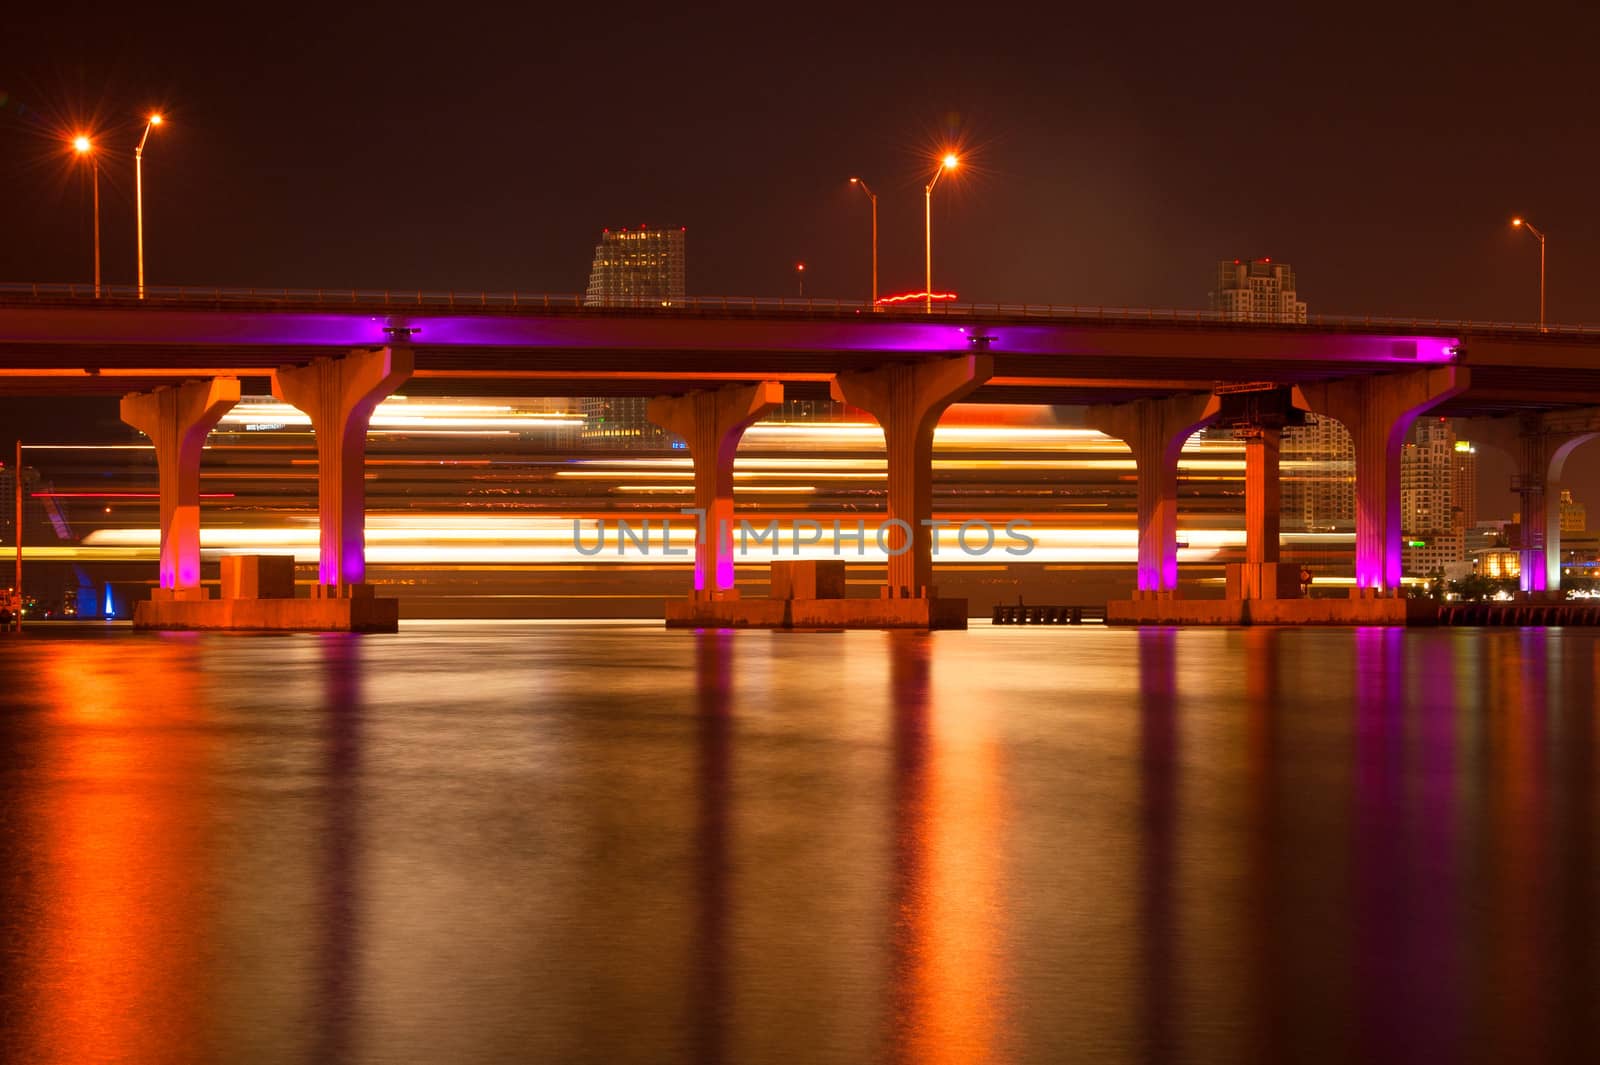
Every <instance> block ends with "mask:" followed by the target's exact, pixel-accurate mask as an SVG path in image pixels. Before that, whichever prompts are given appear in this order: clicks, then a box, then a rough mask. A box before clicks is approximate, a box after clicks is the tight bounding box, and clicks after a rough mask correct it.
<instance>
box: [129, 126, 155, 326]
mask: <svg viewBox="0 0 1600 1065" xmlns="http://www.w3.org/2000/svg"><path fill="white" fill-rule="evenodd" d="M159 125H161V116H160V115H159V114H155V115H151V116H150V120H149V121H148V122H146V123H145V124H144V136H142V137H140V138H139V146H138V147H137V148H135V149H134V150H133V203H134V219H135V221H134V229H135V232H136V233H137V235H138V236H137V243H138V247H139V298H140V299H144V142H145V141H147V140H149V139H150V131H151V130H152V129H154V128H155V127H156V126H159Z"/></svg>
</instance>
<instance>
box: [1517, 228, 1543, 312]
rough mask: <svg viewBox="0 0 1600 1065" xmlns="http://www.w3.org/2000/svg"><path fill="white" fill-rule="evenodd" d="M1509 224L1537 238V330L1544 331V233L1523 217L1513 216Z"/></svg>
mask: <svg viewBox="0 0 1600 1065" xmlns="http://www.w3.org/2000/svg"><path fill="white" fill-rule="evenodd" d="M1511 224H1512V225H1513V226H1516V227H1517V228H1518V229H1526V230H1527V231H1528V232H1529V233H1532V234H1533V235H1534V236H1535V237H1537V238H1538V240H1539V332H1541V333H1542V332H1544V234H1543V233H1541V232H1540V231H1539V230H1538V229H1536V228H1534V225H1533V223H1532V222H1530V221H1528V220H1527V219H1525V218H1513V219H1512V220H1511Z"/></svg>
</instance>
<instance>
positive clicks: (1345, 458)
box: [1278, 414, 1356, 532]
mask: <svg viewBox="0 0 1600 1065" xmlns="http://www.w3.org/2000/svg"><path fill="white" fill-rule="evenodd" d="M1278 469H1279V477H1280V482H1279V483H1280V485H1281V489H1280V491H1281V492H1282V498H1283V511H1282V514H1283V518H1282V520H1283V527H1284V529H1286V530H1289V531H1294V532H1334V531H1344V530H1348V529H1351V528H1354V527H1355V521H1356V448H1355V442H1354V441H1353V440H1351V439H1350V433H1349V431H1348V430H1346V429H1345V427H1344V426H1342V425H1340V424H1339V423H1338V422H1337V421H1335V420H1334V419H1332V418H1326V417H1323V416H1322V415H1319V414H1311V415H1307V416H1306V423H1305V424H1304V425H1296V426H1289V427H1288V428H1286V429H1284V431H1283V442H1282V449H1281V450H1280V452H1279V457H1278Z"/></svg>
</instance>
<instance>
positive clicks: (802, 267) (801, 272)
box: [794, 263, 806, 299]
mask: <svg viewBox="0 0 1600 1065" xmlns="http://www.w3.org/2000/svg"><path fill="white" fill-rule="evenodd" d="M794 276H795V280H796V281H798V282H799V283H800V298H801V299H805V298H806V264H805V263H795V264H794Z"/></svg>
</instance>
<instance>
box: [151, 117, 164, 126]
mask: <svg viewBox="0 0 1600 1065" xmlns="http://www.w3.org/2000/svg"><path fill="white" fill-rule="evenodd" d="M150 124H151V125H152V126H159V125H161V116H160V115H151V116H150Z"/></svg>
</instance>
